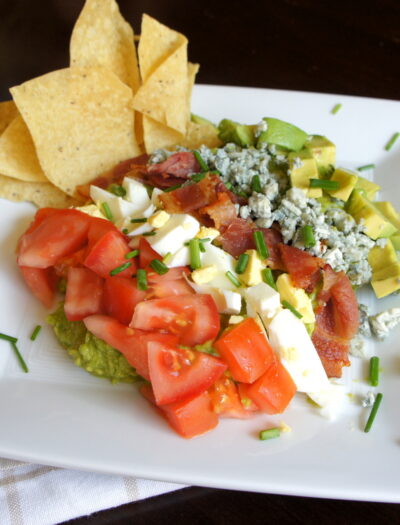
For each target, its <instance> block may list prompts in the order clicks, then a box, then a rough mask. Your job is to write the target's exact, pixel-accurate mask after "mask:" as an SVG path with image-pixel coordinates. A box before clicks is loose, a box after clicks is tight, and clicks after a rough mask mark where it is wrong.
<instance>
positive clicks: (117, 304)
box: [104, 275, 147, 325]
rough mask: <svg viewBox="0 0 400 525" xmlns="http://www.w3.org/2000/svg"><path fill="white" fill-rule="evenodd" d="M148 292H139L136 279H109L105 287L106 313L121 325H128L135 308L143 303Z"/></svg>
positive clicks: (116, 277)
mask: <svg viewBox="0 0 400 525" xmlns="http://www.w3.org/2000/svg"><path fill="white" fill-rule="evenodd" d="M146 295H147V292H146V291H143V290H139V289H138V287H137V281H136V279H126V278H125V277H119V276H118V275H116V276H115V277H108V278H107V279H106V281H105V285H104V307H105V311H106V312H107V314H108V315H110V316H111V317H114V319H117V320H118V321H119V322H120V323H122V324H125V325H128V324H129V323H130V322H131V320H132V316H133V312H134V310H135V306H136V305H137V304H138V303H139V302H140V301H143V300H144V298H145V297H146Z"/></svg>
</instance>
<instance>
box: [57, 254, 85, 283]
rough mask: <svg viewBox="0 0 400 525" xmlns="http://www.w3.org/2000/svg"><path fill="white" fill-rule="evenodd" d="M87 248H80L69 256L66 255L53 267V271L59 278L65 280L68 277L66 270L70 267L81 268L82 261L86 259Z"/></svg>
mask: <svg viewBox="0 0 400 525" xmlns="http://www.w3.org/2000/svg"><path fill="white" fill-rule="evenodd" d="M86 255H87V247H86V246H85V247H84V248H81V249H80V250H78V251H77V252H75V253H72V254H71V255H67V256H66V257H63V258H62V259H60V260H59V261H58V262H57V263H56V264H55V265H54V271H55V272H56V274H57V275H58V276H59V277H64V278H66V277H67V275H68V270H69V268H71V267H77V266H83V261H84V260H85V259H86Z"/></svg>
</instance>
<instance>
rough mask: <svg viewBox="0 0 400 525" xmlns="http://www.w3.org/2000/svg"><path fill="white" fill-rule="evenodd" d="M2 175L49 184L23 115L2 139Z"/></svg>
mask: <svg viewBox="0 0 400 525" xmlns="http://www.w3.org/2000/svg"><path fill="white" fill-rule="evenodd" d="M0 173H2V174H3V175H7V176H8V177H14V178H15V179H19V180H25V181H32V182H48V180H47V179H46V177H45V175H44V173H43V171H42V168H41V167H40V164H39V160H38V158H37V155H36V150H35V145H34V144H33V140H32V137H31V134H30V133H29V130H28V128H27V126H26V124H25V122H24V120H23V118H22V117H21V115H18V116H17V117H15V119H14V120H13V121H12V122H11V124H10V125H9V126H8V128H7V129H6V130H5V131H4V133H3V134H2V135H1V137H0Z"/></svg>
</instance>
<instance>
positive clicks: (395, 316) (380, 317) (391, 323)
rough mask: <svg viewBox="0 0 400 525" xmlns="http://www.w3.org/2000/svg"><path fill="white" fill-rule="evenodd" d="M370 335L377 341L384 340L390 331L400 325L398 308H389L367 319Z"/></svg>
mask: <svg viewBox="0 0 400 525" xmlns="http://www.w3.org/2000/svg"><path fill="white" fill-rule="evenodd" d="M368 320H369V323H370V325H371V330H372V333H373V334H374V335H375V337H377V338H378V339H385V338H386V337H387V336H388V335H389V332H390V330H393V328H395V327H396V326H397V325H398V324H399V323H400V308H390V309H389V310H384V311H383V312H380V313H379V314H376V315H371V316H369V318H368Z"/></svg>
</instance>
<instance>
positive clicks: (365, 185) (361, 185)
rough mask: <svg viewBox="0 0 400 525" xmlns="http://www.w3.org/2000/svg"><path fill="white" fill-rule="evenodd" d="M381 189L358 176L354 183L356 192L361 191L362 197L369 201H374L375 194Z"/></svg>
mask: <svg viewBox="0 0 400 525" xmlns="http://www.w3.org/2000/svg"><path fill="white" fill-rule="evenodd" d="M380 189H381V187H380V186H378V184H375V182H372V181H370V180H368V179H365V178H364V177H361V176H360V175H359V176H358V180H357V183H356V190H362V191H363V192H364V195H365V196H366V197H367V199H369V200H370V201H373V200H374V199H375V196H376V194H377V193H378V191H379V190H380Z"/></svg>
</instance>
